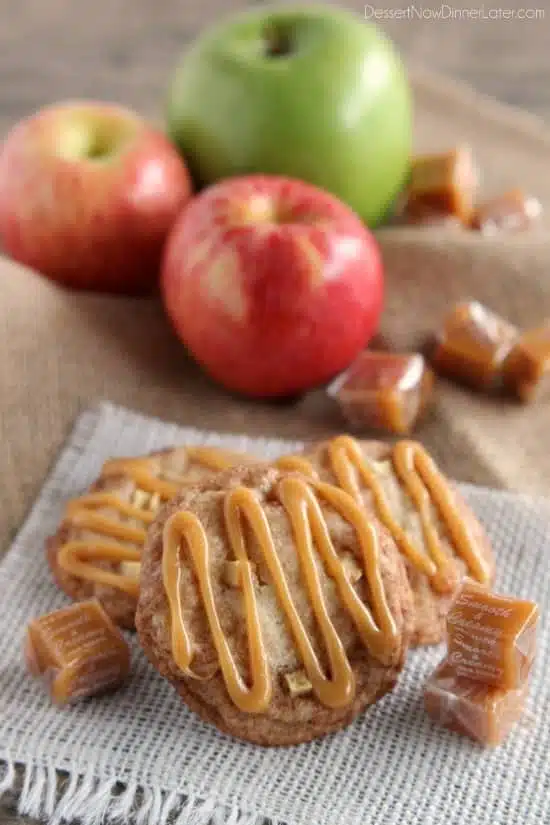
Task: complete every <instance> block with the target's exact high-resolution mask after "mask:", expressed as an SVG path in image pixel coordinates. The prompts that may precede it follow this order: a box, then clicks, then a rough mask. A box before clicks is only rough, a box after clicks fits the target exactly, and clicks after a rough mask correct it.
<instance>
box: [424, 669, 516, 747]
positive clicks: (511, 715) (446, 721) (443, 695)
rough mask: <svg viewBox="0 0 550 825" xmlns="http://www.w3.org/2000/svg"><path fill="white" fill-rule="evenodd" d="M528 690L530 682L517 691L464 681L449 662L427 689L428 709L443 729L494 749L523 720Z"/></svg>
mask: <svg viewBox="0 0 550 825" xmlns="http://www.w3.org/2000/svg"><path fill="white" fill-rule="evenodd" d="M527 690H528V682H527V681H525V682H524V683H523V684H522V685H521V687H519V688H517V689H516V690H504V689H502V688H497V687H494V686H492V685H486V684H483V683H482V682H475V681H471V680H470V679H464V678H461V677H460V676H457V675H456V673H455V672H454V669H453V667H452V665H451V664H450V663H449V661H448V659H445V660H444V661H443V662H442V663H441V664H440V665H439V667H438V668H437V669H436V670H435V671H434V673H432V675H431V676H430V678H429V679H428V681H427V683H426V685H425V687H424V706H425V708H426V710H427V712H428V713H429V715H430V716H431V717H432V719H434V721H435V722H437V723H438V724H439V725H442V726H443V727H445V728H448V729H449V730H452V731H454V732H455V733H460V734H462V735H463V736H469V737H470V738H471V739H474V740H475V741H476V742H479V743H480V744H481V745H486V746H489V747H494V746H496V745H500V743H501V742H503V741H504V739H506V737H507V736H508V734H509V733H510V731H511V729H512V728H513V726H514V725H515V723H516V722H517V721H518V720H519V719H520V717H521V715H522V713H523V710H524V708H525V700H526V697H527Z"/></svg>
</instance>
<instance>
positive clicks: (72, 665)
mask: <svg viewBox="0 0 550 825" xmlns="http://www.w3.org/2000/svg"><path fill="white" fill-rule="evenodd" d="M25 657H26V661H27V667H28V669H29V671H30V673H31V674H32V675H33V676H39V677H40V678H41V679H42V680H43V682H44V684H45V685H46V686H47V688H48V690H49V693H50V696H51V698H52V700H53V701H54V702H56V704H59V705H63V704H66V703H67V702H72V701H75V700H76V699H81V698H85V697H88V696H93V695H95V694H97V693H102V692H104V691H106V690H112V689H114V688H116V687H118V685H120V684H121V683H122V682H123V681H124V679H126V677H127V676H128V673H129V671H130V649H129V647H128V645H127V644H126V641H125V639H124V637H123V636H122V634H121V633H120V631H119V630H118V628H117V627H116V626H115V625H114V624H113V622H112V621H111V619H110V618H109V616H108V615H107V614H106V613H105V611H104V610H103V608H102V606H101V605H100V603H99V602H98V601H95V600H91V601H87V602H77V603H76V604H73V605H71V606H70V607H67V608H64V609H62V610H56V611H55V612H53V613H48V614H47V615H45V616H40V617H39V618H37V619H33V621H32V622H31V623H30V624H29V626H28V628H27V639H26V646H25Z"/></svg>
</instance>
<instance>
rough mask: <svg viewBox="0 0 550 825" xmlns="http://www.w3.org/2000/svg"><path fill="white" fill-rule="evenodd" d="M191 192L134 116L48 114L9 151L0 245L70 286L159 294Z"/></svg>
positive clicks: (88, 109) (173, 158) (12, 138)
mask: <svg viewBox="0 0 550 825" xmlns="http://www.w3.org/2000/svg"><path fill="white" fill-rule="evenodd" d="M190 194H191V183H190V177H189V174H188V172H187V169H186V166H185V164H184V162H183V160H182V159H181V157H180V156H179V154H178V153H177V152H176V150H175V149H174V148H173V146H172V145H171V143H170V142H169V141H168V139H167V138H166V137H165V136H164V135H163V134H162V133H161V132H160V131H159V130H157V129H155V128H153V127H152V126H151V125H149V124H148V123H147V122H146V121H145V120H143V119H142V118H141V117H139V116H138V115H137V114H135V113H134V112H132V111H130V110H127V109H124V108H122V107H120V106H116V105H110V104H104V103H92V102H83V103H66V104H60V105H56V106H52V107H48V108H46V109H43V110H42V111H40V112H38V113H37V114H35V115H33V116H32V117H30V118H28V119H26V120H23V121H21V122H20V123H19V124H17V125H16V126H15V127H14V128H13V129H12V130H11V132H10V133H9V134H8V136H7V138H6V139H5V141H4V142H3V144H2V146H1V147H0V245H1V246H2V247H3V249H4V251H5V252H7V253H9V254H10V255H11V256H12V257H13V258H14V259H15V260H17V261H20V262H21V263H23V264H26V265H27V266H29V267H32V268H34V269H36V270H38V271H39V272H42V273H43V274H44V275H47V276H48V277H50V278H52V279H53V280H55V281H58V282H60V283H62V284H64V285H66V286H70V287H74V288H80V289H95V290H102V291H108V292H117V293H126V294H139V293H144V292H149V291H151V289H152V288H153V287H154V286H155V285H156V284H158V278H159V268H160V261H161V257H162V250H163V246H164V243H165V241H166V237H167V234H168V232H169V230H170V229H171V227H172V225H173V223H174V221H175V219H176V216H177V215H178V214H179V213H180V211H181V209H182V207H183V206H184V204H185V203H186V202H187V201H188V200H189V197H190Z"/></svg>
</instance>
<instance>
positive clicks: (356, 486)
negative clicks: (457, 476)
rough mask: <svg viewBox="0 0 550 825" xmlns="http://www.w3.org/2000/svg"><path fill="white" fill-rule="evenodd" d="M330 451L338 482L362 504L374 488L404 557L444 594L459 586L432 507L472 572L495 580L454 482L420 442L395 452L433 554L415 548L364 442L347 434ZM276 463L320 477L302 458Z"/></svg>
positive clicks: (334, 441)
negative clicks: (365, 491)
mask: <svg viewBox="0 0 550 825" xmlns="http://www.w3.org/2000/svg"><path fill="white" fill-rule="evenodd" d="M327 449H328V457H329V462H330V465H331V468H332V471H333V473H334V475H335V477H336V479H337V483H338V485H339V486H340V487H341V488H342V489H343V490H346V492H348V493H350V494H351V495H352V496H353V497H354V498H355V500H356V501H357V502H358V503H359V504H361V503H362V499H361V486H362V485H363V487H366V488H367V489H368V490H370V492H371V493H372V497H373V502H374V507H375V512H376V515H377V516H378V518H379V519H380V521H381V522H382V523H383V524H384V525H385V527H387V529H388V530H389V531H390V533H391V534H392V536H393V538H394V540H395V542H396V543H397V545H398V547H399V548H400V550H401V552H402V553H403V555H404V556H405V557H406V558H407V560H408V561H409V562H410V563H411V564H412V565H413V566H414V567H416V568H417V569H418V570H420V571H421V572H422V573H424V574H425V575H426V576H427V577H428V578H429V580H430V582H431V584H432V587H433V588H434V589H436V590H439V591H440V592H447V591H449V590H450V589H452V587H453V582H454V579H455V577H454V575H453V571H452V567H451V564H450V561H449V559H448V557H447V555H446V554H445V552H444V551H443V549H442V547H441V542H440V539H439V535H438V531H437V527H436V525H435V523H434V519H433V516H432V509H431V508H432V505H433V506H435V509H436V510H437V512H438V514H439V516H440V518H441V520H442V522H443V524H444V525H445V528H446V530H447V533H448V535H449V538H450V539H451V542H452V544H453V547H454V550H455V552H456V553H457V555H458V556H460V557H461V558H462V559H463V561H464V562H465V564H466V565H467V567H468V570H469V572H470V575H471V576H472V577H473V578H475V579H476V580H477V581H479V582H482V583H484V584H485V583H488V582H489V581H490V569H489V567H488V566H487V564H486V563H485V560H484V558H483V556H482V555H481V554H480V552H479V551H478V549H477V547H476V542H475V541H474V539H473V538H472V536H471V534H470V531H469V530H468V527H467V525H466V523H465V521H464V519H463V518H462V516H461V514H460V512H459V510H458V508H457V506H456V502H455V499H454V495H453V492H452V490H451V488H450V486H449V484H448V482H447V481H446V479H445V477H444V475H443V474H442V473H441V472H440V471H439V470H438V468H437V466H436V464H435V462H434V461H433V459H432V458H431V456H430V455H429V453H428V452H427V451H426V450H425V449H424V447H423V446H422V445H421V444H419V443H418V442H416V441H407V440H404V441H398V442H397V443H396V444H395V445H394V446H393V448H392V450H391V462H392V465H393V468H394V471H395V473H396V475H397V477H398V479H399V481H400V482H401V484H402V485H403V487H404V488H405V491H406V492H407V493H408V495H409V497H410V498H411V500H412V502H413V504H414V505H415V507H416V510H417V512H418V515H419V517H420V523H421V526H422V532H423V536H424V541H425V544H426V548H427V550H428V552H427V553H424V552H422V551H421V550H419V549H418V548H417V547H416V546H415V543H414V541H413V540H411V539H410V538H409V536H408V535H407V533H406V532H405V530H404V529H403V528H402V527H401V526H400V525H399V524H398V522H397V521H396V519H395V518H394V516H393V513H392V509H391V505H390V503H389V502H388V499H387V496H386V494H385V492H384V488H383V485H382V484H381V482H380V480H379V479H378V477H377V475H376V472H375V470H374V469H373V466H372V462H369V461H368V459H367V458H366V457H365V455H364V454H363V451H362V449H361V445H360V444H359V442H358V441H356V439H354V438H351V437H350V436H347V435H342V436H338V437H337V438H334V439H332V440H331V441H330V442H329V444H328V448H327ZM276 465H277V466H278V467H280V468H281V469H294V470H298V471H300V472H302V473H306V474H307V475H308V476H309V477H310V478H317V477H318V474H317V472H316V470H315V468H314V466H313V465H312V464H311V462H310V461H308V459H305V458H303V457H301V456H288V457H284V458H281V459H279V460H278V461H277V462H276Z"/></svg>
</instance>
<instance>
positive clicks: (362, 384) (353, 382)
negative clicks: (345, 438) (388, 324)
mask: <svg viewBox="0 0 550 825" xmlns="http://www.w3.org/2000/svg"><path fill="white" fill-rule="evenodd" d="M432 389H433V373H432V371H431V370H430V368H429V367H428V366H427V364H426V362H425V360H424V358H423V356H422V355H419V354H418V353H407V354H398V353H390V352H374V351H369V350H365V351H364V352H362V353H361V354H360V355H359V356H358V358H357V359H356V360H355V361H354V362H353V363H352V364H351V366H350V367H349V368H348V369H347V370H346V371H345V372H344V373H343V374H342V375H340V376H339V377H338V378H337V379H336V380H335V381H334V382H333V383H332V384H331V385H330V386H329V388H328V393H329V395H331V396H332V397H333V398H335V399H336V401H337V402H338V404H339V405H340V408H341V410H342V413H343V415H344V417H345V418H346V421H347V423H348V424H349V426H350V427H351V428H352V429H355V430H365V429H367V430H369V429H374V430H382V431H386V432H390V433H397V434H399V435H406V434H407V433H410V432H411V430H412V429H413V428H414V426H415V424H416V423H417V421H418V419H419V418H420V416H421V415H422V413H423V412H424V410H425V409H426V407H427V405H428V403H429V401H430V399H431V396H432Z"/></svg>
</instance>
